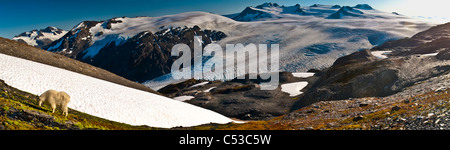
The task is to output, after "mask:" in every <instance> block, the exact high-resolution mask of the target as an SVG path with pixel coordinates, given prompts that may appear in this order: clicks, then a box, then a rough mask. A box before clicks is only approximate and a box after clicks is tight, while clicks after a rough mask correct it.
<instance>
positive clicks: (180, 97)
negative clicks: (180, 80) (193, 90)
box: [173, 96, 195, 102]
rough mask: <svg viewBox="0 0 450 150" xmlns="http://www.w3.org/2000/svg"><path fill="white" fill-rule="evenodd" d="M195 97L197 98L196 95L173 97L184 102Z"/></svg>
mask: <svg viewBox="0 0 450 150" xmlns="http://www.w3.org/2000/svg"><path fill="white" fill-rule="evenodd" d="M193 98H195V97H194V96H178V97H174V98H173V99H174V100H177V101H180V102H183V101H187V100H191V99H193Z"/></svg>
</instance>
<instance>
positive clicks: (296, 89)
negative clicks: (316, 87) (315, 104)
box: [281, 81, 308, 97]
mask: <svg viewBox="0 0 450 150" xmlns="http://www.w3.org/2000/svg"><path fill="white" fill-rule="evenodd" d="M307 85H308V82H306V81H302V82H294V83H288V84H282V85H281V91H283V92H286V93H289V96H290V97H294V96H298V95H300V94H303V92H300V90H302V89H303V88H305V87H306V86H307Z"/></svg>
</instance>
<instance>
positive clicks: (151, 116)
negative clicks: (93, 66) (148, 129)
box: [0, 54, 232, 128]
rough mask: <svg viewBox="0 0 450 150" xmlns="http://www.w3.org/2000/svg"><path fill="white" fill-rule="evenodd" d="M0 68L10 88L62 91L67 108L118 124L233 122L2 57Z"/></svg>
mask: <svg viewBox="0 0 450 150" xmlns="http://www.w3.org/2000/svg"><path fill="white" fill-rule="evenodd" d="M0 68H2V71H1V72H0V79H2V80H4V81H5V82H6V83H7V84H9V85H11V86H13V87H16V88H18V89H20V90H24V91H27V92H30V93H32V94H37V95H40V94H42V93H43V92H45V91H46V90H49V89H55V90H58V91H65V92H67V93H68V94H69V95H70V96H71V102H70V103H69V108H72V109H75V110H78V111H81V112H85V113H88V114H91V115H94V116H98V117H102V118H105V119H109V120H113V121H117V122H123V123H127V124H131V125H148V126H152V127H164V128H171V127H175V126H195V125H200V124H206V123H210V122H214V123H228V122H231V121H232V120H231V119H229V118H227V117H225V116H223V115H220V114H218V113H216V112H213V111H210V110H207V109H203V108H200V107H197V106H194V105H191V104H187V103H184V102H180V101H176V100H173V99H170V98H167V97H163V96H160V95H156V94H153V93H149V92H145V91H141V90H137V89H133V88H129V87H125V86H122V85H118V84H114V83H111V82H107V81H104V80H100V79H96V78H92V77H89V76H86V75H82V74H79V73H75V72H71V71H68V70H64V69H61V68H56V67H53V66H49V65H45V64H41V63H37V62H33V61H29V60H25V59H21V58H16V57H12V56H8V55H4V54H0ZM69 113H70V112H69Z"/></svg>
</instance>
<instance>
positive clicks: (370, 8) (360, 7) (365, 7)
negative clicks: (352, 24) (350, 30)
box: [353, 4, 373, 10]
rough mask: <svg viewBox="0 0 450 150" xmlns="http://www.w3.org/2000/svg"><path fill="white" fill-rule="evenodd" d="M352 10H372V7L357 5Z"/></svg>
mask: <svg viewBox="0 0 450 150" xmlns="http://www.w3.org/2000/svg"><path fill="white" fill-rule="evenodd" d="M353 8H358V9H364V10H373V8H372V6H370V5H369V4H358V5H356V6H355V7H353Z"/></svg>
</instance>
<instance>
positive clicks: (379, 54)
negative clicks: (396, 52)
mask: <svg viewBox="0 0 450 150" xmlns="http://www.w3.org/2000/svg"><path fill="white" fill-rule="evenodd" d="M371 53H372V55H373V56H375V57H378V58H380V59H385V58H388V57H387V56H386V55H388V54H390V53H392V51H372V52H371Z"/></svg>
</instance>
